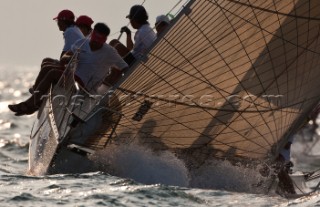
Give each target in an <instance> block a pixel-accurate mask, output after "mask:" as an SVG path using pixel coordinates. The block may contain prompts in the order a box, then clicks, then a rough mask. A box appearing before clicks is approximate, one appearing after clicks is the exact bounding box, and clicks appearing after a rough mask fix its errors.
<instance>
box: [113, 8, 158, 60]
mask: <svg viewBox="0 0 320 207" xmlns="http://www.w3.org/2000/svg"><path fill="white" fill-rule="evenodd" d="M127 18H129V20H130V24H131V26H132V27H133V28H134V29H137V32H136V33H135V35H134V43H133V41H132V36H131V31H130V29H129V28H128V27H122V28H121V31H120V32H125V33H126V35H127V40H126V46H124V45H123V44H122V43H121V42H120V41H119V40H116V39H114V40H112V41H111V42H110V45H111V46H113V47H114V48H116V49H117V51H118V52H119V54H120V55H121V56H122V57H123V58H124V60H125V61H126V62H127V63H128V65H129V66H131V65H132V64H133V63H134V61H135V60H136V59H141V58H142V56H143V55H144V54H146V52H147V51H148V49H149V47H150V46H151V45H152V43H153V42H154V40H155V39H156V38H157V37H156V34H155V32H154V31H153V29H152V28H151V27H150V24H149V22H148V18H149V17H148V14H147V11H146V10H145V8H144V7H143V6H141V5H134V6H132V7H131V9H130V13H129V15H127Z"/></svg>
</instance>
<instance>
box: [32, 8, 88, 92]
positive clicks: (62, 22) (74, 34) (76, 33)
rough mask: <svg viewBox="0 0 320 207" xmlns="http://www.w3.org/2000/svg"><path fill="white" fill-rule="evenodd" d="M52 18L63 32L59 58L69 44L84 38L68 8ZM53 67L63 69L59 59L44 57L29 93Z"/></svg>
mask: <svg viewBox="0 0 320 207" xmlns="http://www.w3.org/2000/svg"><path fill="white" fill-rule="evenodd" d="M53 20H56V21H57V25H58V28H59V30H60V31H62V32H63V39H64V45H63V48H62V52H61V54H60V58H61V57H62V56H63V55H64V54H65V53H66V52H67V51H69V50H70V49H71V46H72V45H73V44H74V43H75V42H76V41H77V40H79V39H82V38H84V35H83V34H82V32H81V30H80V29H79V28H78V27H77V26H76V25H75V21H74V20H75V16H74V14H73V12H72V11H70V10H67V9H65V10H62V11H60V12H59V14H58V15H57V16H56V17H54V18H53ZM52 68H54V69H61V70H64V68H65V67H64V65H63V64H61V63H60V60H57V59H53V58H44V59H43V60H42V63H41V68H40V72H39V75H38V77H37V79H36V81H35V83H34V85H33V86H32V88H30V89H29V91H30V93H33V92H34V89H35V88H36V87H37V86H38V84H39V83H40V81H42V79H43V78H44V77H45V76H46V74H47V72H48V71H49V70H51V69H52Z"/></svg>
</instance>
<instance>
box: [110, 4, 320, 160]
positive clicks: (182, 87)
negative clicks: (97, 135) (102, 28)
mask: <svg viewBox="0 0 320 207" xmlns="http://www.w3.org/2000/svg"><path fill="white" fill-rule="evenodd" d="M319 26H320V1H319V0H309V1H306V0H290V1H283V0H265V1H258V0H196V1H190V2H189V3H188V4H187V5H186V6H185V8H184V9H183V10H182V11H181V13H180V15H179V16H178V17H177V18H176V19H175V20H174V22H173V25H172V27H171V28H170V30H169V31H168V32H167V33H166V34H165V35H164V36H162V37H161V38H159V39H158V40H157V41H156V43H155V45H154V47H153V48H152V49H151V50H150V52H149V53H148V54H147V55H146V58H145V60H144V61H140V62H139V63H138V64H137V65H136V66H134V67H133V68H132V69H131V70H130V72H129V74H127V77H126V78H124V80H122V81H121V82H120V83H119V84H118V87H117V88H116V90H115V94H116V95H117V97H118V98H119V101H120V103H121V108H122V109H121V110H122V118H121V120H120V122H119V124H118V127H117V128H116V130H115V133H114V140H119V139H120V140H127V141H132V140H139V141H140V142H142V143H147V144H148V145H149V146H151V147H154V148H159V149H192V148H202V147H206V148H209V149H211V150H212V151H214V152H215V153H214V156H219V157H228V158H229V157H230V156H231V157H240V158H241V157H242V158H246V159H247V158H255V159H264V158H267V157H268V156H269V155H270V154H271V155H273V156H275V155H277V153H278V150H279V148H280V147H281V146H282V145H283V144H284V143H285V141H286V139H287V137H288V135H290V134H292V133H294V132H295V130H296V129H297V127H298V126H299V125H301V124H302V123H303V120H304V119H305V118H306V116H307V115H308V113H309V112H310V111H311V109H312V108H313V107H314V106H315V105H316V104H317V103H318V101H319V97H320V90H319V88H320V81H319V78H320V41H319V37H320V36H319V32H320V27H319Z"/></svg>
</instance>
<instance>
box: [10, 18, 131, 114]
mask: <svg viewBox="0 0 320 207" xmlns="http://www.w3.org/2000/svg"><path fill="white" fill-rule="evenodd" d="M109 34H110V29H109V27H108V26H107V25H105V24H104V23H97V24H96V25H95V27H94V30H93V32H92V35H91V38H90V41H88V39H86V38H84V39H82V40H79V41H77V42H76V43H75V44H74V46H73V47H72V50H71V51H70V52H67V53H65V54H64V56H63V57H62V58H61V61H62V62H67V61H68V60H70V58H71V56H72V55H73V52H75V51H78V52H79V54H78V63H77V69H76V71H75V74H74V78H75V80H76V81H77V82H78V83H79V84H80V85H82V87H84V88H86V89H87V90H89V91H94V90H96V89H97V87H98V86H99V85H101V83H102V82H103V80H104V78H105V77H106V76H107V75H108V72H109V69H110V68H111V67H113V68H114V70H115V71H117V72H116V74H117V76H114V78H113V79H112V80H113V81H114V82H116V81H117V80H118V79H119V78H120V77H121V74H122V73H123V72H124V71H125V70H126V69H127V68H128V65H127V64H126V63H125V62H124V60H123V59H122V58H121V56H120V55H119V54H118V53H117V51H116V50H115V49H114V48H113V47H111V46H110V45H108V44H106V43H105V42H106V40H107V36H108V35H109ZM72 51H73V52H72ZM62 74H63V71H62V70H59V69H52V70H50V71H49V72H48V73H47V75H46V76H45V78H44V79H43V80H42V81H41V82H40V83H39V85H38V87H37V88H36V90H37V91H38V92H37V93H34V94H33V95H32V96H31V97H30V98H29V99H27V100H26V101H24V102H21V103H19V104H13V105H9V106H8V107H9V109H10V110H11V111H13V112H15V115H16V116H22V115H28V114H33V113H34V112H36V111H37V110H38V109H39V106H40V104H41V98H42V96H43V95H44V94H46V92H47V91H48V90H49V88H50V86H51V84H55V83H57V82H58V80H59V79H60V77H61V76H62Z"/></svg>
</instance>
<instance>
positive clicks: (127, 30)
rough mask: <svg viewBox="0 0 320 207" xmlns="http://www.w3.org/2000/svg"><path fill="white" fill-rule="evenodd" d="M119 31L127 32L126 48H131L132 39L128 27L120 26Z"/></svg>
mask: <svg viewBox="0 0 320 207" xmlns="http://www.w3.org/2000/svg"><path fill="white" fill-rule="evenodd" d="M120 32H125V33H126V34H127V41H126V42H127V48H128V49H129V50H132V49H133V41H132V37H131V31H130V29H129V28H128V27H122V28H121V30H120Z"/></svg>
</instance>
